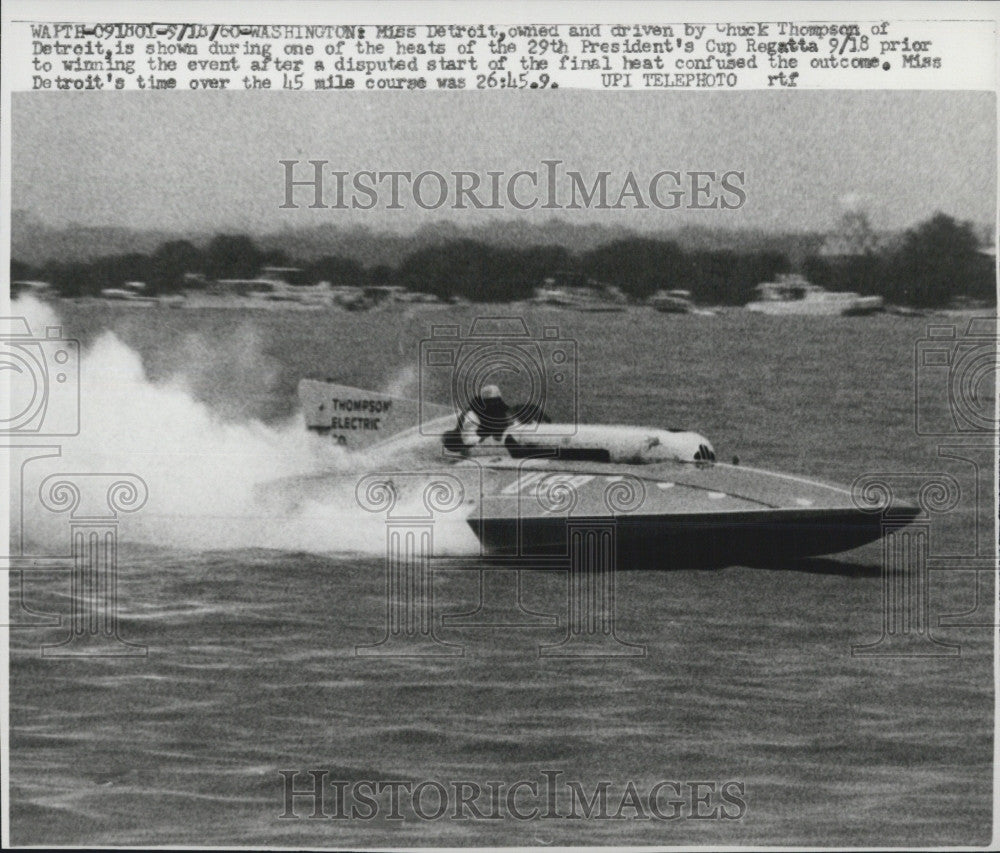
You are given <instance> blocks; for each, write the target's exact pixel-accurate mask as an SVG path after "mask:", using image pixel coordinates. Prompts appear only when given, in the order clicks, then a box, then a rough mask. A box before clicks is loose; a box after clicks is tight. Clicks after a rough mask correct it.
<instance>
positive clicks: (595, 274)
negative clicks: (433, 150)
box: [11, 214, 995, 307]
mask: <svg viewBox="0 0 1000 853" xmlns="http://www.w3.org/2000/svg"><path fill="white" fill-rule="evenodd" d="M980 248H981V247H980V245H979V241H978V239H977V237H976V235H975V231H974V228H973V226H972V225H971V224H969V223H961V222H957V221H956V220H954V219H953V218H951V217H949V216H945V215H943V214H937V215H935V216H934V217H932V218H931V219H929V220H927V221H926V222H923V223H921V224H920V225H918V226H916V227H915V228H913V229H911V230H909V231H907V232H906V233H905V234H904V235H903V236H902V239H900V240H898V241H897V242H896V243H895V244H893V245H891V246H889V247H885V248H879V249H868V250H866V251H865V252H864V253H861V254H849V255H845V256H830V255H820V254H817V255H814V256H812V257H809V258H806V259H805V260H804V262H803V263H802V264H801V266H800V268H799V271H801V272H802V273H804V274H805V275H806V277H807V278H808V279H809V280H811V281H812V282H813V283H815V284H819V285H821V286H823V287H826V288H829V289H833V290H853V291H857V292H859V293H862V294H864V295H879V296H883V297H884V298H885V299H886V301H887V302H889V303H892V304H899V305H913V306H920V307H934V306H942V305H947V304H948V303H950V302H951V301H952V300H954V299H955V298H956V297H959V296H965V297H971V298H976V299H986V300H992V299H994V297H995V281H994V261H993V258H991V257H990V256H988V255H986V254H984V253H983V252H981V251H980ZM268 266H272V267H296V268H298V269H300V270H301V271H302V272H301V275H300V276H299V278H298V279H297V283H302V284H313V283H317V282H321V281H327V282H330V283H331V284H333V285H352V286H359V287H363V286H371V285H400V286H403V287H406V288H408V289H410V290H414V291H420V292H424V293H431V294H434V295H436V296H439V297H442V298H450V297H461V298H465V299H469V300H472V301H480V302H507V301H514V300H519V299H525V298H528V297H530V296H532V295H533V292H534V289H535V288H536V287H538V286H539V285H541V284H542V283H543V282H544V281H545V280H546V279H555V280H556V281H559V282H576V283H589V284H593V285H611V286H614V287H617V288H619V289H620V290H621V292H622V293H624V294H625V295H626V296H627V297H629V298H631V299H634V300H641V299H645V298H647V297H649V296H650V295H652V294H653V293H655V292H656V291H658V290H675V289H676V290H688V291H690V292H691V295H692V298H693V299H694V300H695V301H697V302H700V303H704V304H712V305H742V304H745V303H746V302H749V301H751V300H752V299H753V298H754V295H755V288H756V286H757V285H758V284H760V283H761V282H764V281H770V280H773V279H774V277H775V276H776V275H778V274H781V273H787V272H790V271H792V265H791V263H790V261H789V259H788V257H787V256H786V255H785V254H783V253H780V252H769V251H756V252H753V251H732V250H684V249H682V248H680V247H679V246H678V245H677V244H676V243H674V242H672V241H669V240H662V239H654V238H644V237H631V238H627V239H619V240H614V241H612V242H609V243H605V244H604V245H601V246H598V247H597V248H595V249H592V250H590V251H586V252H583V253H580V254H571V253H570V252H569V251H568V250H567V249H565V248H563V247H561V246H532V247H529V248H512V247H503V246H495V245H489V244H487V243H484V242H481V241H478V240H471V239H454V240H450V241H447V242H444V243H441V244H439V245H434V246H429V247H425V248H421V249H418V250H416V251H414V252H412V253H411V254H409V255H408V256H407V257H405V258H404V259H403V260H402V261H401V262H400V264H399V265H398V266H397V267H395V268H392V267H388V266H373V267H364V266H362V265H361V264H360V263H358V261H356V260H355V259H353V258H349V257H341V256H336V255H327V256H324V257H320V258H317V259H315V260H311V261H308V262H304V263H296V262H295V260H294V259H293V258H290V257H289V256H288V255H287V254H286V253H285V252H284V251H282V250H280V249H261V248H260V247H258V246H257V245H256V244H255V243H254V241H253V240H252V239H251V238H250V237H248V236H246V235H229V234H222V235H217V236H215V237H213V238H212V239H211V240H210V241H209V242H208V243H207V244H206V245H205V246H204V247H199V246H196V245H195V244H193V243H191V242H189V241H187V240H174V241H169V242H166V243H163V244H162V245H161V246H159V247H158V248H157V249H156V250H155V251H154V252H153V253H151V254H148V255H147V254H139V253H135V254H124V255H110V256H104V257H99V258H95V259H93V260H90V261H73V262H68V263H60V262H58V261H52V262H49V263H46V264H44V265H42V266H41V267H37V268H36V267H32V266H30V265H28V264H25V263H22V262H19V261H17V260H13V261H12V262H11V280H12V281H19V280H26V279H37V280H42V281H47V282H49V283H50V284H51V285H52V286H53V287H54V288H55V289H56V290H57V291H58V292H59V293H60V294H61V295H64V296H88V295H97V294H99V293H100V291H101V290H103V289H105V288H111V287H122V286H123V285H124V284H126V283H127V282H133V281H139V282H143V283H144V284H145V285H146V292H147V293H151V294H167V293H175V292H179V291H181V290H183V289H192V288H197V287H201V286H205V285H206V284H207V283H210V282H212V281H217V280H221V279H248V278H254V277H256V276H257V275H259V274H260V272H261V270H262V269H263V268H264V267H268Z"/></svg>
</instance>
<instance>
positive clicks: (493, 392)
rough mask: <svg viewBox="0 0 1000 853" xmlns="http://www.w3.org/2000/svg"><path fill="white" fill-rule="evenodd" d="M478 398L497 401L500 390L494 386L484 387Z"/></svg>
mask: <svg viewBox="0 0 1000 853" xmlns="http://www.w3.org/2000/svg"><path fill="white" fill-rule="evenodd" d="M479 396H480V397H482V398H483V399H484V400H499V399H501V398H500V389H499V388H498V387H497V386H496V385H484V386H483V388H482V390H481V391H480V392H479Z"/></svg>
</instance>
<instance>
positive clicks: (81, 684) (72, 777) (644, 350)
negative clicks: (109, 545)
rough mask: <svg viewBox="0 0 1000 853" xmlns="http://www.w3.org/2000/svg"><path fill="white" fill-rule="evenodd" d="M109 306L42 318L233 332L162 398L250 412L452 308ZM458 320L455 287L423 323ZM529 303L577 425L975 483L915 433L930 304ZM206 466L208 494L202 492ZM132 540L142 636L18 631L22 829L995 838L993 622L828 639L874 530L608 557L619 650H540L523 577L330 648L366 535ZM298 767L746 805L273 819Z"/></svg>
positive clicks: (60, 840)
mask: <svg viewBox="0 0 1000 853" xmlns="http://www.w3.org/2000/svg"><path fill="white" fill-rule="evenodd" d="M117 311H118V313H117V314H116V313H112V314H111V315H108V313H107V312H106V311H102V312H100V313H98V312H97V311H95V310H92V309H89V308H86V307H84V306H76V307H74V308H72V309H68V310H66V311H65V315H64V318H63V319H64V322H66V324H67V325H68V326H69V328H70V329H71V330H72V331H73V332H74V333H76V334H77V335H79V336H80V337H81V339H82V340H83V341H84V342H85V343H88V344H91V343H93V341H94V340H95V339H96V337H97V335H98V333H99V331H100V329H101V328H102V327H103V326H110V327H114V328H115V329H116V330H117V333H118V336H119V338H120V340H121V341H122V342H123V343H124V344H126V345H128V346H129V347H132V348H134V349H136V350H137V351H138V352H140V353H141V354H142V358H143V362H144V364H145V370H146V371H147V372H148V374H149V375H150V376H151V377H153V378H154V379H156V380H157V381H161V380H162V379H163V378H164V377H165V376H167V375H168V374H170V373H172V372H176V371H177V370H183V368H184V364H183V361H184V358H186V357H187V356H185V355H184V352H186V351H187V350H185V349H184V347H180V348H179V347H178V346H177V345H176V343H177V341H178V340H179V336H180V335H181V333H182V332H183V333H184V334H187V335H192V334H193V335H203V336H204V337H203V338H202V340H207V341H208V342H209V343H208V344H206V349H205V352H208V353H211V352H212V345H211V341H212V340H215V341H216V344H217V346H216V347H215V349H216V350H217V351H219V352H227V351H229V350H231V349H232V348H233V344H234V342H236V341H238V340H240V339H241V338H240V335H241V334H242V332H245V333H246V334H251V333H252V335H253V336H254V337H253V346H252V347H249V348H244V349H243V350H242V356H241V357H240V358H237V359H235V363H230V364H229V365H228V367H226V368H225V369H223V368H222V367H221V366H220V367H219V368H218V369H217V370H214V371H213V370H210V369H206V370H204V371H202V372H197V373H195V372H189V382H188V383H187V386H186V387H187V393H189V394H190V396H191V397H192V398H193V399H197V400H201V401H203V402H205V403H206V404H207V405H208V406H209V407H210V408H212V409H213V410H215V411H219V412H223V413H225V415H226V416H227V417H228V418H230V423H235V424H244V425H245V423H246V421H247V420H248V419H251V418H260V419H262V420H263V421H264V422H266V423H268V424H271V425H272V427H269V428H275V429H278V428H279V427H274V426H273V425H274V424H280V422H281V419H282V418H284V417H286V416H287V415H288V414H289V413H290V412H291V410H292V406H293V402H292V394H293V391H294V384H295V380H296V379H297V378H298V376H299V375H301V374H304V373H308V372H314V373H318V374H321V375H329V376H337V377H338V378H340V379H343V380H344V381H346V382H350V383H354V384H360V385H369V386H376V387H386V385H387V383H389V382H391V381H392V380H393V377H398V376H404V377H405V376H407V375H408V373H407V371H408V370H409V371H410V372H411V373H412V370H413V365H414V362H415V357H414V356H413V355H412V352H413V351H415V346H416V342H417V341H418V340H419V339H420V337H421V336H423V335H426V334H427V331H428V327H429V326H430V324H431V323H439V322H444V321H445V319H446V318H445V313H446V312H442V311H433V312H432V311H427V312H422V313H421V312H417V313H410V314H406V315H403V314H389V313H385V312H383V313H373V314H368V315H362V316H353V315H340V314H338V315H334V316H327V315H319V314H306V313H302V312H298V313H293V312H288V313H279V312H273V313H269V312H255V313H254V315H253V316H241V317H239V318H238V320H237V321H236V322H234V316H233V315H232V314H230V313H226V312H210V311H206V312H188V311H168V310H155V311H154V310H147V311H134V312H128V311H127V310H126V309H117ZM471 316H472V315H471V312H470V311H469V310H468V309H465V313H463V314H461V315H460V316H458V317H454V315H452V314H450V313H449V314H448V316H447V319H449V320H451V321H452V322H455V321H463V320H466V319H468V317H471ZM528 319H529V321H530V322H537V323H539V324H541V323H545V324H553V323H557V324H559V325H560V326H561V328H562V330H563V333H564V334H566V335H572V336H573V337H575V339H576V340H577V342H578V346H579V351H580V358H579V367H580V389H581V395H580V412H581V416H582V417H584V418H585V419H588V420H597V421H604V422H636V423H643V422H645V423H656V424H660V423H663V424H665V425H685V426H690V427H693V428H697V429H699V430H700V431H702V432H704V433H706V434H707V435H709V436H710V437H711V438H712V439H713V441H714V442H715V446H716V449H717V450H718V451H719V453H720V455H721V456H722V457H723V458H726V457H728V456H731V455H733V454H738V455H739V456H740V457H741V458H742V459H743V460H744V462H746V463H747V464H754V465H758V466H761V467H769V468H775V469H778V470H785V471H791V472H797V473H803V474H810V475H814V476H817V477H821V478H824V479H829V480H833V481H840V482H847V483H850V482H851V481H852V480H853V479H854V478H855V477H856V476H857V475H859V474H861V473H866V472H872V471H947V472H949V473H951V474H953V475H954V476H955V477H956V478H957V479H958V480H959V482H960V484H961V485H962V487H963V494H965V495H968V494H969V493H970V490H971V489H972V486H973V484H974V475H973V471H972V469H971V467H970V466H968V465H964V466H963V463H959V462H956V461H949V460H942V459H941V458H939V457H938V456H937V455H936V444H935V442H936V441H937V439H932V438H929V437H920V436H917V435H916V434H915V431H914V429H913V416H912V410H913V370H914V367H913V365H914V347H915V344H916V342H917V340H918V339H920V338H921V337H922V335H923V333H924V328H925V326H926V322H927V321H926V320H922V319H916V318H897V317H875V318H844V319H833V320H830V319H818V318H817V319H813V318H766V317H753V316H750V315H745V314H742V313H729V314H723V315H720V316H718V317H675V316H665V315H658V314H655V313H642V312H630V313H628V314H618V315H585V314H576V313H568V312H566V313H563V312H554V311H553V312H535V313H532V314H530V315H529V317H528ZM952 321H953V320H951V319H948V320H946V322H952ZM935 322H941V320H940V318H939V319H937V320H935ZM240 323H243V324H244V325H243V326H242V327H241V326H240V325H239V324H240ZM234 329H235V330H236V331H233V330H234ZM241 330H242V332H241ZM196 340H197V338H189V339H188V341H187V344H185V346H186V347H187V348H188V350H190V348H191V346H192V345H193V344H192V343H191V342H192V341H196ZM411 345H412V346H411ZM237 350H238V348H237ZM179 352H180V355H179V354H178V353H179ZM178 359H180V361H181V362H182V363H181V364H178V363H177V362H178ZM194 361H195V360H194V359H193V358H192V363H193V362H194ZM203 362H204V359H202V360H201V362H199V363H203ZM84 381H85V382H86V376H85V380H84ZM85 389H86V386H85ZM150 405H153V404H152V403H151V404H150ZM85 427H86V424H85ZM170 428H171V427H170V424H169V422H166V423H165V424H164V426H163V429H164V430H166V431H167V432H169V430H170ZM151 440H152V439H151ZM178 464H180V463H178ZM139 473H141V472H139ZM152 479H153V482H151V483H150V489H151V502H152V500H153V496H152V492H153V491H155V488H156V485H157V484H156V482H155V477H154V478H152ZM234 482H240V481H239V479H238V478H235V479H234ZM228 485H229V484H227V483H226V482H224V481H223V482H219V481H214V482H206V483H205V489H206V490H211V489H214V490H218V491H219V493H220V494H221V493H222V492H224V491H225V490H226V488H227V487H228ZM220 500H223V498H220ZM990 500H991V501H992V498H990ZM29 521H30V519H29ZM935 524H936V525H937V526H936V527H935V528H934V533H933V535H934V536H935V537H936V538H935V539H934V540H933V543H932V549H933V550H935V551H936V552H937V553H953V554H954V553H962V552H963V549H964V550H965V551H968V549H969V547H970V546H971V543H972V541H973V538H974V526H975V512H974V508H973V506H972V505H971V504H970V503H969V502H967V501H966V502H963V504H962V505H960V507H959V508H958V509H956V510H955V511H954V512H952V513H950V514H949V515H948V516H946V517H944V518H943V519H941V520H939V521H936V522H935ZM161 532H162V531H161ZM153 539H154V541H152V542H136V541H128V540H127V539H126V541H125V542H124V543H123V546H122V552H121V554H120V566H121V573H120V584H121V588H120V595H119V598H120V610H121V620H120V632H121V635H122V637H124V638H125V639H127V640H130V641H132V642H135V643H141V644H144V645H145V646H146V647H147V648H148V654H147V655H146V656H145V657H136V658H122V659H69V660H60V659H49V658H42V657H41V656H40V654H39V647H40V645H42V644H45V643H53V642H58V641H60V640H61V639H62V638H63V636H64V635H65V631H66V630H67V629H66V628H65V627H60V628H47V629H31V630H24V629H21V630H15V631H12V647H13V649H12V655H11V685H10V700H11V826H12V832H13V840H14V841H15V842H16V843H20V844H42V843H55V844H102V843H116V844H154V843H174V844H218V845H223V844H229V845H231V844H276V845H280V844H283V845H311V846H322V845H331V846H358V845H371V846H376V845H381V846H388V845H424V844H426V845H460V844H479V845H485V844H506V845H528V844H568V843H572V842H589V843H605V844H613V843H617V844H660V845H665V844H692V843H713V844H748V843H753V844H762V843H784V844H793V843H810V844H825V845H835V844H839V843H843V844H869V845H871V844H909V845H915V844H922V845H932V844H945V843H949V844H972V843H984V842H985V841H986V840H987V839H988V837H989V832H990V820H991V810H990V803H991V796H992V766H991V765H992V754H993V743H992V732H993V720H992V714H993V688H992V683H993V677H992V655H993V645H992V633H991V632H990V631H989V630H988V629H986V628H954V627H936V628H935V635H936V637H937V638H938V639H940V640H942V641H946V642H950V643H955V644H960V647H961V654H960V656H958V657H919V658H880V657H858V656H852V655H851V647H852V645H854V644H860V643H868V642H873V641H875V640H877V639H878V637H879V635H880V633H881V620H882V607H881V601H882V598H881V596H882V587H881V579H880V575H879V565H880V549H879V547H878V546H877V545H876V546H870V547H867V548H864V549H860V550H858V551H855V552H852V553H850V554H846V555H840V556H838V557H835V558H831V559H829V560H824V561H816V562H814V563H813V564H811V565H810V566H809V567H808V570H807V567H805V566H801V567H798V569H797V570H794V571H771V570H769V571H762V570H754V569H749V568H743V567H732V568H728V569H724V570H719V571H694V570H686V569H684V568H683V567H675V568H674V569H673V570H671V571H669V572H622V573H619V575H618V606H617V613H618V634H619V636H620V637H621V638H622V639H623V640H627V641H629V642H632V643H636V644H642V645H644V646H645V647H646V655H645V656H644V657H622V658H605V659H592V660H568V659H565V658H545V657H539V654H538V649H539V646H540V645H545V644H551V643H557V642H559V640H560V639H561V638H562V637H563V636H564V635H565V631H566V627H565V626H566V613H565V608H566V596H565V576H564V575H561V574H558V573H555V574H548V575H543V574H539V573H525V574H524V576H523V578H522V580H523V601H524V604H525V606H526V607H528V608H529V609H531V610H533V611H537V612H540V613H549V614H553V615H556V616H557V617H558V619H559V624H558V625H557V626H555V627H533V628H523V627H522V628H461V627H456V626H455V625H454V624H452V623H445V624H439V625H438V635H439V637H440V638H441V640H443V641H446V642H448V643H452V644H457V645H460V646H461V647H462V648H463V650H464V654H463V655H462V656H461V657H442V658H433V659H421V660H412V659H411V660H401V659H378V658H369V657H358V656H357V655H356V654H355V648H356V646H358V645H364V644H368V643H374V642H377V641H378V640H379V639H380V638H381V637H382V635H383V633H384V620H385V598H384V585H385V579H384V568H383V563H382V560H381V558H380V556H379V555H378V551H377V549H371V550H369V553H359V552H358V549H357V548H356V547H355V544H356V543H353V542H351V543H350V544H351V547H350V548H348V549H347V550H346V551H345V550H339V551H338V550H332V549H330V548H329V547H317V542H316V541H309V542H303V543H301V544H300V546H299V547H294V546H295V543H294V542H293V543H290V547H287V548H281V549H276V548H247V547H242V548H240V547H231V546H229V545H226V546H225V547H215V546H212V547H209V546H206V545H204V544H202V543H201V542H200V541H199V542H192V541H191V540H190V539H186V538H185V537H183V536H180V535H179V536H178V537H177V541H166V542H165V541H162V538H161V537H160V535H159V533H158V534H157V536H155V537H153ZM29 547H30V544H29ZM455 565H456V563H455V561H446V562H442V563H441V564H440V565H439V569H438V571H437V574H436V596H437V597H436V600H435V608H436V614H437V617H438V619H440V617H441V616H442V615H444V614H455V613H461V612H465V611H469V610H472V609H473V608H474V607H475V606H476V604H477V601H478V596H479V581H480V576H479V571H478V570H477V569H478V568H480V567H479V566H478V565H477V564H476V563H475V561H466V562H464V563H463V564H462V565H463V568H461V569H458V568H455ZM931 578H932V586H931V594H930V596H929V601H930V611H931V617H932V622H933V623H935V625H936V622H937V618H938V617H939V616H941V615H944V614H949V613H956V612H961V611H965V610H969V609H970V608H971V607H972V606H973V604H974V596H975V585H974V579H973V576H971V575H969V574H967V573H945V572H934V573H932V576H931ZM987 586H988V587H990V588H989V589H986V590H984V594H986V595H991V594H992V585H991V584H987ZM67 592H68V585H67V583H66V578H65V575H63V574H59V573H58V572H57V573H53V574H51V575H43V574H38V575H32V576H31V577H30V578H29V579H28V580H27V585H26V600H28V601H29V602H30V604H31V606H32V607H33V608H35V609H36V610H40V611H46V612H56V613H62V614H63V615H64V616H65V614H66V613H67V612H68V597H67ZM64 621H65V620H64ZM309 769H327V770H329V771H330V778H334V779H343V780H361V779H373V780H410V781H412V782H418V781H420V780H424V779H433V780H438V781H441V782H444V783H445V784H447V783H448V781H449V780H473V781H478V782H479V783H480V784H483V785H485V784H486V782H487V781H488V780H502V781H504V782H506V783H507V784H512V783H513V782H515V781H517V780H519V779H525V780H535V781H539V779H540V778H541V777H540V775H539V774H540V772H541V771H542V770H557V771H561V772H562V773H563V774H564V776H563V777H562V778H563V779H567V780H576V781H579V782H581V783H582V784H583V786H584V788H585V789H587V790H589V791H593V789H594V786H595V785H596V784H597V783H598V782H599V781H600V780H609V781H610V782H611V783H612V785H613V786H614V789H615V790H617V791H619V792H620V791H621V790H622V789H623V788H624V786H625V785H626V783H627V782H628V781H629V780H632V781H633V782H634V783H635V785H636V786H637V788H639V789H640V790H648V789H649V788H650V787H651V786H652V785H653V784H655V783H656V782H657V781H659V780H680V781H685V780H686V781H692V780H710V781H712V780H718V781H726V780H739V781H742V782H743V783H744V784H745V786H746V792H747V793H746V800H747V806H748V807H747V811H746V814H745V816H744V817H743V818H742V819H740V820H735V821H722V820H705V821H695V820H685V819H680V820H675V821H670V822H663V821H658V820H647V821H642V820H617V821H609V820H582V821H581V820H577V821H572V820H564V819H555V820H534V821H526V822H521V821H517V820H514V819H511V818H510V817H508V818H507V819H504V820H497V821H472V820H465V821H455V820H450V819H441V820H436V821H420V820H416V819H409V820H403V821H393V820H387V819H385V812H384V811H383V813H382V814H381V815H380V816H379V817H378V818H376V819H374V820H371V821H363V820H341V821H334V820H308V819H306V815H308V814H309V813H310V812H311V809H309V808H308V805H307V804H299V805H298V806H297V810H298V811H299V813H300V814H301V815H302V816H303V817H302V819H300V820H282V819H279V817H278V816H279V815H280V814H281V813H282V811H283V808H284V802H283V795H282V786H283V782H282V779H281V776H280V775H279V770H303V771H305V770H309ZM307 781H308V780H307V778H306V777H303V779H302V780H300V782H299V784H300V785H305V784H306V783H307ZM630 814H631V813H630Z"/></svg>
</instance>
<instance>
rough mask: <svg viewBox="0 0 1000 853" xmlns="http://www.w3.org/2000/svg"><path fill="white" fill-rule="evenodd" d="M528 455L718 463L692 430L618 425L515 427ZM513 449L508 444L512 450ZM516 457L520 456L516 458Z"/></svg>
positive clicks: (516, 438)
mask: <svg viewBox="0 0 1000 853" xmlns="http://www.w3.org/2000/svg"><path fill="white" fill-rule="evenodd" d="M507 435H508V436H509V437H510V438H511V439H513V442H514V443H515V444H516V446H518V447H520V448H522V449H523V450H524V451H525V453H528V452H530V451H531V450H533V449H552V450H557V451H558V454H559V456H560V458H563V459H573V458H576V459H581V460H588V461H595V462H598V461H599V462H617V463H620V464H626V465H651V464H654V463H657V462H714V461H715V449H714V448H713V447H712V443H711V442H710V441H709V440H708V439H707V438H705V436H703V435H700V434H699V433H696V432H691V431H689V430H671V429H656V428H647V427H635V426H623V425H616V424H586V425H578V426H576V427H575V428H574V427H572V426H571V425H554V424H546V425H545V429H544V433H543V434H541V435H537V434H536V429H535V428H534V427H533V426H531V425H528V426H521V425H515V426H513V427H511V428H510V429H509V430H508V431H507ZM510 447H511V445H510V444H508V449H510ZM515 455H516V454H515Z"/></svg>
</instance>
